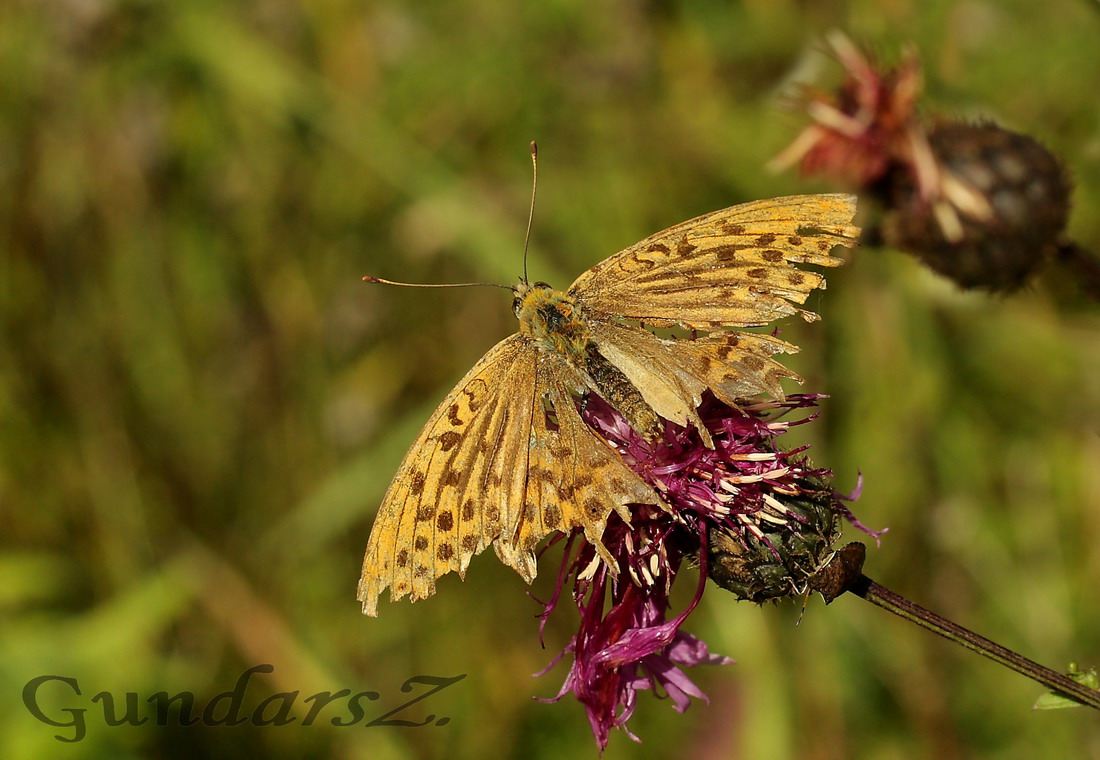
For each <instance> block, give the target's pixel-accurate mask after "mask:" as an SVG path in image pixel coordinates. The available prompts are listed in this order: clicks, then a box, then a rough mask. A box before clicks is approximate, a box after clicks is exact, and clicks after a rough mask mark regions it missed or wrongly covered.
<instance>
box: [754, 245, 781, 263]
mask: <svg viewBox="0 0 1100 760" xmlns="http://www.w3.org/2000/svg"><path fill="white" fill-rule="evenodd" d="M760 258H762V259H764V261H769V262H771V263H772V264H778V263H779V262H780V261H782V260H783V252H782V251H777V250H775V249H774V248H769V249H768V250H766V251H764V252H763V253H761V254H760Z"/></svg>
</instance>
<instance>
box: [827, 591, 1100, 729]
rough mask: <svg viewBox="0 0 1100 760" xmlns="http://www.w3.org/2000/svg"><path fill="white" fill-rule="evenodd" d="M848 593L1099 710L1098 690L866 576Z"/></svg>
mask: <svg viewBox="0 0 1100 760" xmlns="http://www.w3.org/2000/svg"><path fill="white" fill-rule="evenodd" d="M847 591H848V592H849V593H852V594H855V595H856V596H858V597H862V598H863V599H866V600H867V601H868V602H870V603H871V604H873V605H875V606H877V607H882V608H883V609H884V610H887V611H889V612H892V613H894V614H895V615H897V616H898V617H902V618H905V619H906V620H908V621H910V622H913V623H916V624H917V625H919V626H920V627H921V628H925V629H927V630H929V631H932V632H933V633H938V634H939V635H940V636H943V637H944V638H945V639H948V640H950V641H954V642H955V643H956V644H961V645H962V646H964V647H966V648H967V649H969V650H971V651H973V652H977V653H978V654H980V655H982V656H983V657H988V658H989V659H991V660H993V661H994V662H996V663H1000V664H1001V665H1004V666H1005V667H1006V668H1009V669H1011V670H1014V671H1016V672H1017V673H1019V674H1020V675H1023V676H1027V677H1028V678H1030V679H1032V680H1033V681H1038V682H1039V683H1041V684H1043V686H1046V687H1047V688H1049V689H1051V690H1052V691H1056V692H1058V693H1060V694H1063V695H1065V696H1067V697H1069V698H1070V699H1072V700H1074V701H1076V702H1080V703H1081V704H1083V705H1087V706H1089V707H1094V708H1096V709H1097V710H1100V691H1097V690H1096V689H1090V688H1089V687H1088V686H1085V685H1084V684H1080V683H1077V681H1074V680H1073V679H1072V678H1070V677H1069V676H1065V675H1062V674H1061V673H1057V672H1055V671H1053V670H1051V669H1050V668H1045V667H1043V666H1042V665H1040V664H1039V663H1037V662H1033V661H1031V660H1029V659H1027V658H1026V657H1023V656H1021V655H1019V654H1016V653H1015V652H1013V651H1012V650H1011V649H1005V648H1004V647H1003V646H1001V645H1000V644H997V643H995V642H992V641H990V640H989V639H987V638H985V637H984V636H979V635H978V634H976V633H974V632H973V631H971V630H968V629H966V628H963V627H962V626H961V625H958V624H956V623H953V622H951V621H950V620H948V619H947V618H944V617H940V616H939V615H937V614H936V613H934V612H932V611H930V610H926V609H925V608H924V607H921V606H920V605H919V604H916V603H914V602H911V601H909V600H908V599H906V598H905V597H904V596H900V595H899V594H895V593H894V592H893V591H891V590H890V589H888V588H886V587H885V586H880V585H879V584H877V583H875V582H874V581H873V580H871V579H870V578H868V577H867V576H866V575H863V574H860V576H859V577H858V578H856V579H855V580H854V581H853V582H852V583H851V585H849V586H848V587H847Z"/></svg>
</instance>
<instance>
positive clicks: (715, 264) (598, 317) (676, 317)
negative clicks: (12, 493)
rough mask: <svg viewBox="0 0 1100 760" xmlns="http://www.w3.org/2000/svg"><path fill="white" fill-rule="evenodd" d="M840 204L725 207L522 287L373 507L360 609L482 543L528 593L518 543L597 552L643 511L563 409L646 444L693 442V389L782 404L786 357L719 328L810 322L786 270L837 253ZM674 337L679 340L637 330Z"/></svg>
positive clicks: (461, 561)
mask: <svg viewBox="0 0 1100 760" xmlns="http://www.w3.org/2000/svg"><path fill="white" fill-rule="evenodd" d="M854 212H855V198H854V197H853V196H850V195H809V196H791V197H788V198H776V199H772V200H766V201H755V202H751V203H745V204H741V205H740V206H733V207H731V208H728V209H724V210H722V211H716V212H713V213H711V214H706V215H704V216H701V217H698V218H696V219H692V220H690V221H687V222H684V223H682V224H679V225H676V226H674V227H671V228H669V229H667V230H665V231H663V232H659V233H657V234H656V235H652V236H650V237H648V238H646V239H645V240H642V241H641V242H639V243H636V244H635V245H633V246H630V247H629V248H627V249H625V250H623V251H620V252H619V253H617V254H615V255H614V256H611V257H610V258H608V259H606V260H604V261H603V262H601V263H599V264H597V265H596V266H594V267H592V268H591V269H589V270H588V271H586V272H584V273H583V274H581V276H580V277H578V278H577V280H576V281H575V282H574V283H573V284H572V285H571V286H570V287H569V289H568V290H565V291H559V290H555V289H553V288H551V287H550V286H549V285H547V284H545V283H534V284H530V283H528V282H527V281H526V280H521V281H520V282H519V283H518V284H517V285H516V286H515V288H513V293H514V296H515V298H514V300H513V311H514V313H515V315H516V317H517V318H518V319H519V332H517V333H516V334H515V335H512V336H510V337H508V338H505V339H504V340H502V341H501V342H500V343H498V344H497V345H496V346H495V347H493V348H492V349H490V350H489V352H488V353H487V354H486V355H485V356H484V357H482V359H481V360H480V361H479V362H478V363H477V364H476V365H475V366H474V367H473V369H471V370H470V372H469V373H467V375H466V377H465V378H463V379H462V380H461V381H460V382H459V384H458V385H457V386H456V387H455V389H454V390H453V391H451V393H450V394H449V395H448V396H447V398H446V399H445V400H444V401H443V403H442V404H441V405H440V406H439V408H438V409H436V411H435V413H434V414H433V415H432V417H431V419H429V420H428V423H427V424H426V425H425V426H424V429H423V430H422V431H421V433H420V435H419V437H418V438H417V440H416V442H415V443H414V444H413V446H412V448H411V449H410V450H409V452H408V453H407V454H406V455H405V459H404V461H402V463H401V466H400V467H399V469H398V471H397V474H396V475H395V476H394V479H393V482H392V483H391V484H390V487H389V490H388V491H387V492H386V495H385V497H384V499H383V502H382V506H381V507H380V509H379V512H378V516H377V518H376V520H375V524H374V528H373V529H372V531H371V535H370V539H369V540H368V542H367V552H366V556H365V557H364V561H363V573H362V576H361V578H360V582H359V599H360V601H361V602H362V603H363V610H364V612H366V613H367V614H370V615H374V614H377V600H378V596H379V594H380V593H381V591H382V590H383V589H385V588H386V587H389V588H390V589H391V597H392V598H395V599H396V598H400V597H402V596H405V595H406V594H408V595H411V596H412V598H413V599H414V600H416V599H422V598H424V597H426V596H429V595H430V594H431V593H433V592H434V590H435V581H436V579H437V578H438V577H440V576H441V575H443V574H444V573H447V572H450V571H457V572H458V573H459V574H460V575H461V574H464V573H465V571H466V568H467V566H468V565H469V562H470V560H471V559H472V557H473V556H474V555H476V554H478V553H479V552H481V551H482V550H484V549H485V548H487V547H488V546H489V545H490V544H492V545H493V546H494V548H495V550H496V553H497V555H498V556H499V557H500V559H501V560H502V561H503V562H504V563H505V564H507V565H509V566H511V567H513V568H514V569H515V570H516V571H517V572H518V573H519V574H520V575H521V577H523V578H524V580H526V581H527V582H528V583H530V582H531V581H532V580H533V579H534V577H535V571H536V567H535V549H536V547H537V544H538V543H539V541H540V540H541V539H542V538H543V537H544V536H546V535H547V534H548V533H551V532H554V531H570V530H573V529H576V528H579V529H581V530H583V532H584V536H585V538H586V540H588V541H589V542H590V543H591V544H592V545H593V546H594V547H595V548H596V551H597V552H598V553H599V554H600V556H601V558H602V559H603V560H604V561H605V562H607V563H608V564H609V566H612V570H613V571H614V567H613V565H614V559H613V558H612V557H611V556H610V554H608V553H607V550H606V549H605V548H604V547H603V544H602V542H601V535H602V533H603V530H604V527H605V526H606V523H607V518H608V517H609V515H610V513H611V512H612V511H616V512H618V513H620V514H621V515H622V516H623V517H624V519H627V520H629V518H630V507H629V505H631V504H653V505H658V506H659V505H660V504H661V503H662V502H661V499H660V497H659V495H658V494H657V493H656V492H655V491H654V489H653V488H652V487H651V486H650V485H648V484H647V483H646V482H645V481H643V480H642V479H641V477H640V476H639V475H637V474H636V473H634V472H633V471H632V470H631V469H630V468H629V467H628V466H627V464H626V463H625V462H624V461H623V459H622V458H621V457H620V455H619V453H618V452H617V451H616V450H615V449H614V448H612V447H611V446H610V445H609V444H608V442H606V441H605V440H603V439H602V438H600V437H599V436H598V435H597V434H596V433H595V432H594V431H593V430H592V429H591V428H589V427H588V426H587V425H586V424H585V422H584V421H583V419H582V417H581V414H580V412H579V410H578V408H577V398H578V396H580V395H582V394H584V393H594V394H596V395H599V396H600V397H601V398H603V399H604V400H605V401H607V402H608V403H609V404H611V406H612V407H614V408H615V409H616V410H617V411H619V413H620V414H622V415H623V417H624V418H625V419H626V421H627V423H628V424H629V425H630V426H631V427H632V428H633V429H634V430H635V431H637V432H638V433H639V434H641V435H642V436H643V437H645V438H647V439H649V440H655V439H657V438H659V437H660V436H661V435H662V433H663V431H664V429H665V421H666V420H667V421H669V422H671V423H673V424H676V425H680V426H684V427H688V426H693V427H695V428H696V429H697V430H698V431H699V433H700V435H701V436H702V438H703V440H704V442H709V435H708V434H707V432H706V430H705V429H704V428H703V425H702V422H701V421H700V420H699V417H698V413H697V411H696V409H697V407H698V405H699V403H700V401H701V399H702V395H703V393H704V392H706V391H710V392H711V393H713V394H714V395H715V396H716V397H717V398H719V399H720V400H722V401H724V402H726V403H729V404H736V403H737V402H738V401H739V400H743V399H747V398H751V397H753V396H756V395H759V394H761V393H767V394H769V395H771V396H774V397H779V398H781V397H782V396H783V391H782V388H781V387H780V380H781V379H782V378H784V377H790V378H796V379H797V377H796V375H795V374H794V373H793V372H791V371H790V370H787V369H786V368H785V367H783V366H782V365H781V364H779V363H778V362H777V361H775V360H774V359H772V358H771V357H772V356H773V355H774V354H777V353H787V352H792V351H794V350H796V348H795V347H794V346H792V345H790V344H788V343H786V342H784V341H782V340H779V339H778V338H775V337H774V336H769V335H762V334H758V333H746V332H741V331H737V330H730V329H728V328H737V327H747V326H756V325H764V324H767V323H769V322H771V321H773V320H775V319H777V318H779V317H783V316H789V315H793V314H798V315H800V316H802V317H803V318H805V319H807V320H810V319H814V318H816V315H814V314H812V313H811V312H808V311H805V310H803V309H801V308H798V306H797V305H798V304H801V303H803V302H804V301H805V299H806V297H807V296H808V295H809V293H810V292H811V291H812V290H813V289H814V288H818V287H824V278H823V277H822V276H821V275H820V274H817V273H815V272H808V271H805V270H802V269H800V268H798V267H796V266H795V264H816V265H820V266H836V265H837V264H839V263H840V260H839V259H837V258H834V257H832V256H831V255H830V251H831V249H832V248H833V247H834V246H836V245H852V244H854V242H855V240H856V238H857V236H858V234H859V229H858V228H857V227H854V226H852V225H851V219H852V216H853V215H854ZM643 323H644V324H645V325H654V326H662V327H670V326H680V327H683V328H687V329H690V330H692V331H693V333H694V331H703V332H704V333H706V334H704V335H702V336H699V337H698V338H696V339H692V340H669V339H663V338H659V337H657V336H655V335H654V334H653V333H651V332H649V331H648V330H646V329H645V328H644V327H643V326H642V324H643Z"/></svg>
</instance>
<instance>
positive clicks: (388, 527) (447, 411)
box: [359, 335, 536, 615]
mask: <svg viewBox="0 0 1100 760" xmlns="http://www.w3.org/2000/svg"><path fill="white" fill-rule="evenodd" d="M535 356H536V351H535V348H534V346H532V345H531V343H530V341H529V340H527V339H526V338H525V337H523V336H521V335H513V336H511V337H510V338H506V339H505V340H503V341H501V342H500V343H498V344H497V345H496V346H495V347H493V348H492V349H491V350H490V351H489V352H488V353H487V354H485V356H483V357H482V358H481V360H480V361H478V363H477V364H476V365H475V366H474V368H473V369H471V370H470V372H469V373H467V375H466V377H464V378H463V379H462V381H461V382H459V384H458V385H457V386H456V387H455V389H454V390H452V391H451V392H450V394H448V395H447V398H446V399H445V400H444V401H443V403H442V404H440V405H439V407H438V408H437V409H436V410H435V412H434V413H433V414H432V416H431V418H430V419H429V420H428V423H427V424H426V425H425V426H424V429H423V430H421V432H420V435H419V437H418V438H417V440H416V442H415V443H414V444H413V446H412V448H411V449H409V452H408V454H406V455H405V459H404V460H403V461H402V462H401V466H400V467H399V468H398V470H397V474H396V475H395V476H394V478H393V482H392V483H391V484H390V487H389V490H388V491H387V492H386V495H385V497H384V498H383V500H382V506H381V507H380V508H379V510H378V515H377V517H375V521H374V527H373V528H372V529H371V535H370V538H369V539H368V541H367V552H366V556H365V557H364V560H363V574H362V577H361V578H360V581H359V599H360V601H362V602H363V609H364V611H365V612H366V613H367V614H369V615H374V614H376V612H377V600H378V595H379V594H380V593H381V592H382V590H383V589H385V588H386V587H390V588H391V592H390V593H391V596H392V597H393V598H395V599H399V598H401V597H403V596H405V595H406V594H412V597H413V599H422V598H424V597H426V596H428V595H430V594H431V593H432V592H433V590H434V585H435V580H436V579H437V578H438V577H439V576H441V575H443V574H444V573H446V572H448V571H450V570H464V569H465V567H466V564H467V563H468V562H469V559H470V557H472V556H473V555H474V554H477V553H478V552H480V551H482V550H483V549H484V548H485V547H486V546H488V545H489V543H490V542H491V541H492V540H493V539H494V538H495V537H496V536H498V535H500V531H501V526H502V524H503V515H504V513H505V511H506V510H507V509H508V507H509V505H510V504H514V503H515V502H516V501H521V500H522V498H523V489H524V486H525V478H526V469H527V436H526V430H527V428H529V427H530V411H531V407H532V403H533V399H534V397H535Z"/></svg>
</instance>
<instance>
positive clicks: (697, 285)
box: [569, 194, 859, 329]
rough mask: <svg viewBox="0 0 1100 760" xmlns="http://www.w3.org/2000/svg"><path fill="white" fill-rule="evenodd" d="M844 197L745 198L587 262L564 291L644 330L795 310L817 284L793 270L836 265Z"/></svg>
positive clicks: (847, 236)
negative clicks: (597, 261) (592, 263)
mask: <svg viewBox="0 0 1100 760" xmlns="http://www.w3.org/2000/svg"><path fill="white" fill-rule="evenodd" d="M854 214H855V196H852V195H841V194H833V195H795V196H790V197H786V198H775V199H772V200H767V201H753V202H751V203H743V204H741V205H739V206H733V207H731V208H728V209H724V210H722V211H715V212H713V213H711V214H705V215H703V216H700V217H697V218H695V219H692V220H690V221H687V222H684V223H682V224H678V225H676V226H675V227H670V228H669V229H667V230H665V231H664V232H659V233H657V234H656V235H651V236H650V237H648V238H646V239H645V240H642V241H641V242H639V243H636V244H635V245H632V246H630V247H629V248H627V249H625V250H623V251H620V252H619V253H617V254H615V255H614V256H612V257H610V258H608V259H606V260H605V261H603V262H601V263H600V264H597V265H596V266H594V267H592V268H591V269H589V270H588V271H587V272H585V273H584V274H582V275H581V276H580V277H578V278H577V280H576V281H575V282H574V283H573V285H572V286H571V287H570V289H569V292H570V294H571V295H573V296H574V297H576V298H577V299H578V300H579V301H581V302H582V303H583V304H584V305H585V306H586V307H588V308H590V309H592V310H595V311H599V312H603V313H605V314H609V315H614V316H616V317H627V318H629V319H636V320H640V321H644V322H647V323H650V324H653V325H662V324H663V325H672V324H680V325H683V326H686V327H694V328H701V329H710V328H715V327H721V326H728V327H747V326H752V325H763V324H767V323H769V322H771V321H773V320H775V319H778V318H780V317H784V316H788V315H791V314H795V313H799V314H802V315H803V316H805V317H807V318H813V315H812V314H810V313H809V312H806V311H803V310H802V309H799V308H797V307H796V305H797V304H802V303H804V302H805V300H806V297H807V296H808V295H809V293H810V291H812V290H813V289H814V288H817V287H824V279H823V278H822V276H821V275H819V274H817V273H814V272H805V271H802V270H801V269H799V268H798V267H796V266H795V264H816V265H819V266H836V265H838V264H839V263H840V260H839V259H837V258H835V257H833V256H831V255H830V251H831V250H832V248H833V247H834V246H836V245H848V246H850V245H853V244H854V243H855V241H856V238H857V236H858V234H859V229H858V228H857V227H853V226H852V224H851V221H852V217H853V216H854Z"/></svg>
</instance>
